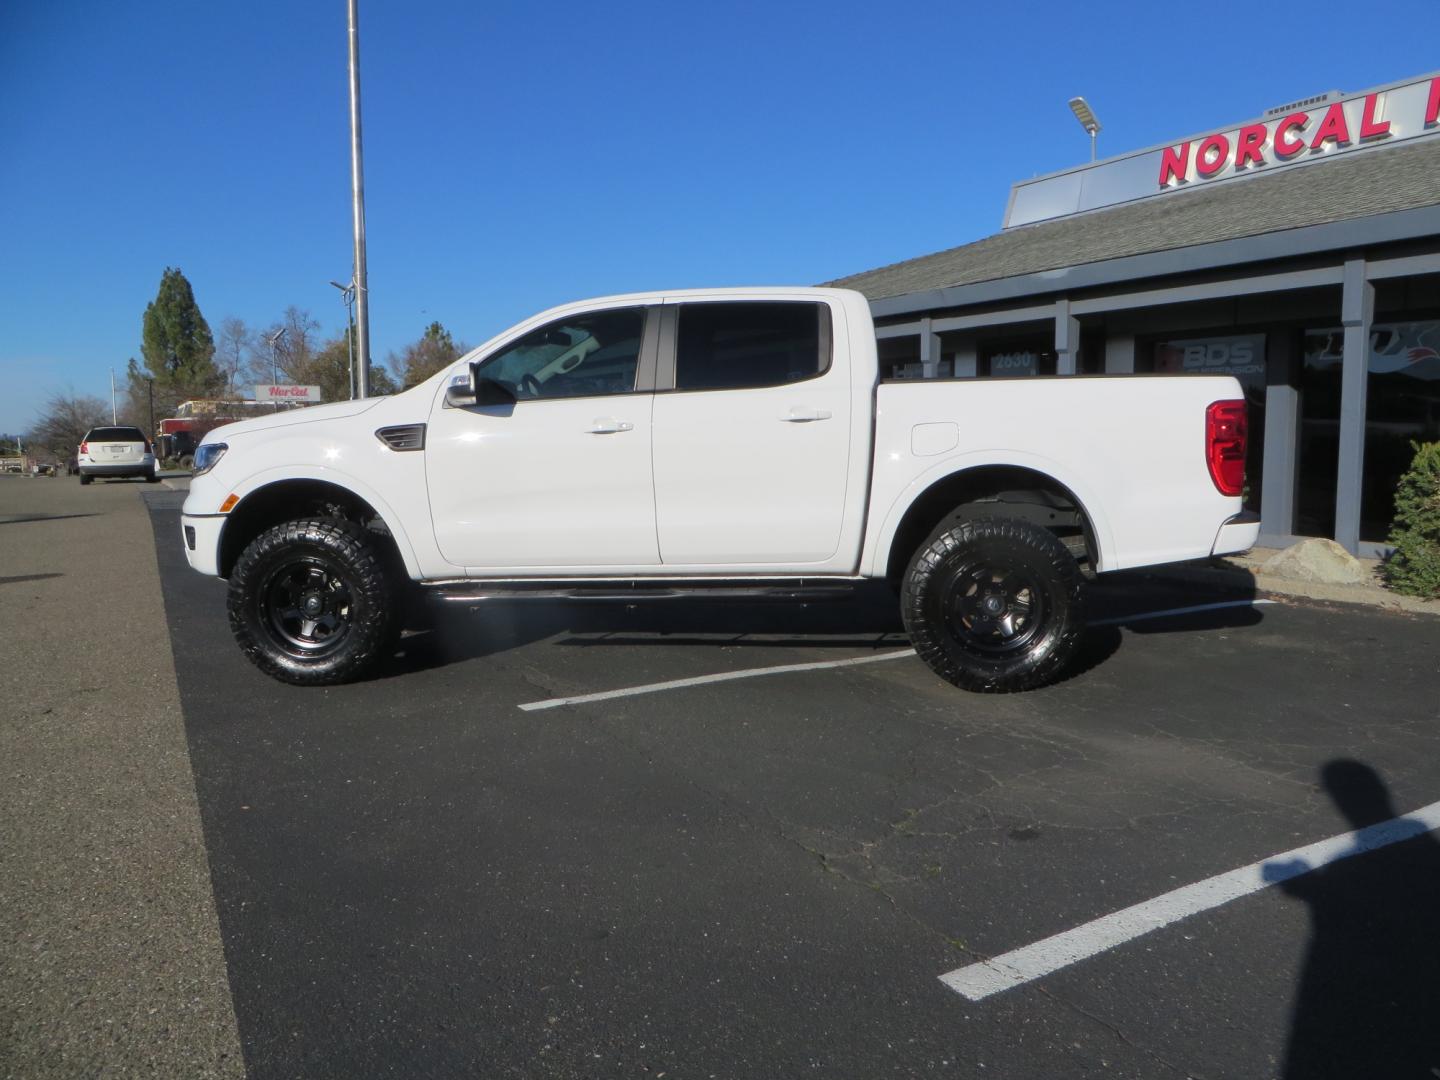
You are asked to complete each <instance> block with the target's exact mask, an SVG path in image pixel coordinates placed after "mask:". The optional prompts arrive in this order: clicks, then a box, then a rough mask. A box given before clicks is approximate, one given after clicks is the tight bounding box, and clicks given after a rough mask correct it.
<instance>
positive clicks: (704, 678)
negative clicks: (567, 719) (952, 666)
mask: <svg viewBox="0 0 1440 1080" xmlns="http://www.w3.org/2000/svg"><path fill="white" fill-rule="evenodd" d="M914 655H915V650H914V649H900V650H899V651H898V652H887V653H876V654H874V655H873V656H852V657H851V658H850V659H849V660H821V661H819V662H818V663H814V664H782V665H780V666H779V667H761V668H746V669H745V670H744V671H722V672H720V673H719V674H718V675H696V676H695V677H694V678H690V679H671V680H670V681H669V682H657V683H647V684H646V685H644V686H626V687H623V688H621V689H619V690H602V691H600V693H598V694H580V695H578V696H576V697H562V698H549V699H548V700H546V701H527V702H526V703H525V704H524V705H521V706H520V708H522V709H524V710H525V711H526V712H533V711H535V710H537V709H557V708H559V707H560V706H561V705H584V704H586V703H587V702H591V701H609V700H610V699H611V698H620V697H634V696H635V695H637V694H654V693H658V692H659V691H661V690H679V689H680V688H681V687H685V686H703V685H705V684H706V683H717V682H730V681H731V680H733V679H753V678H755V677H756V676H757V675H784V674H786V673H787V672H791V671H820V670H823V669H824V668H841V667H853V666H855V665H856V664H874V663H877V662H878V661H880V660H901V659H903V658H905V657H907V656H914Z"/></svg>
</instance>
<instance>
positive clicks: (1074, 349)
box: [1055, 297, 1080, 375]
mask: <svg viewBox="0 0 1440 1080" xmlns="http://www.w3.org/2000/svg"><path fill="white" fill-rule="evenodd" d="M1079 353H1080V320H1079V319H1077V318H1075V317H1074V316H1073V315H1071V314H1070V300H1069V298H1068V297H1061V298H1060V299H1059V300H1056V301H1055V374H1057V375H1074V374H1075V373H1076V372H1077V371H1079V370H1080V358H1079Z"/></svg>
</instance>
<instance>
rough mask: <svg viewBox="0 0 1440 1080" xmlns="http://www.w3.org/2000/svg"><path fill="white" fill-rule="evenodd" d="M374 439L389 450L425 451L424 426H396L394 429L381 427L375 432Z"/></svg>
mask: <svg viewBox="0 0 1440 1080" xmlns="http://www.w3.org/2000/svg"><path fill="white" fill-rule="evenodd" d="M375 437H376V438H377V439H379V440H380V441H381V442H383V443H384V444H385V445H386V446H388V447H390V449H391V450H424V449H425V425H424V424H398V425H396V426H395V427H382V428H381V429H380V430H378V431H377V432H375Z"/></svg>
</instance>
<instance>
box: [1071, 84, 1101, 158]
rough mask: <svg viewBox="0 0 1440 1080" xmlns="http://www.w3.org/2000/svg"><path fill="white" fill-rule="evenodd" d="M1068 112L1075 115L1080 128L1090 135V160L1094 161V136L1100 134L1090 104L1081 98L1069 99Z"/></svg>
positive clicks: (1098, 123)
mask: <svg viewBox="0 0 1440 1080" xmlns="http://www.w3.org/2000/svg"><path fill="white" fill-rule="evenodd" d="M1070 111H1071V112H1073V113H1074V114H1075V119H1076V120H1079V121H1080V126H1081V127H1083V128H1084V129H1085V130H1086V131H1088V132H1089V133H1090V160H1091V161H1094V160H1095V136H1096V135H1098V134H1100V121H1099V120H1096V119H1095V113H1094V111H1093V110H1092V109H1091V108H1090V103H1089V102H1088V101H1086V100H1085V99H1084V98H1083V97H1072V98H1071V99H1070Z"/></svg>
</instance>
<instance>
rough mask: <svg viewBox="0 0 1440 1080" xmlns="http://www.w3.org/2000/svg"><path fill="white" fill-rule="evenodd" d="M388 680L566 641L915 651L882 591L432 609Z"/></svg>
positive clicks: (575, 644) (577, 644)
mask: <svg viewBox="0 0 1440 1080" xmlns="http://www.w3.org/2000/svg"><path fill="white" fill-rule="evenodd" d="M427 614H428V616H429V617H428V619H427V620H426V622H427V623H428V625H427V626H426V628H425V629H423V630H420V631H419V632H416V633H412V634H408V635H407V636H406V637H405V638H403V639H402V641H401V648H400V650H399V652H398V654H397V656H396V657H395V658H394V659H393V661H392V662H391V663H390V664H389V665H387V669H386V670H385V672H384V674H386V675H399V674H404V673H405V672H407V671H417V670H425V669H428V668H436V667H443V666H445V665H447V664H453V663H459V662H461V661H464V660H473V659H477V658H479V657H483V656H489V655H492V654H495V653H500V652H504V651H506V650H508V649H513V648H517V647H519V646H521V645H525V644H529V643H531V642H535V641H541V640H544V639H546V638H550V637H556V636H557V635H562V634H568V635H570V636H568V637H562V638H560V639H559V641H558V642H557V644H560V645H563V646H567V647H571V648H595V647H615V646H626V645H628V646H652V645H654V646H665V645H714V646H722V645H723V646H726V647H733V646H751V647H761V646H769V647H771V648H774V647H777V646H783V647H792V648H847V649H865V648H874V649H893V648H902V647H904V646H905V645H906V644H908V638H906V636H905V629H904V627H903V626H902V625H901V623H900V612H899V607H898V605H897V604H896V602H895V595H894V593H892V592H891V591H890V590H889V588H888V587H887V586H885V585H884V584H883V583H875V585H873V586H871V585H867V586H864V587H862V588H860V589H857V590H856V593H855V595H854V596H853V597H850V598H848V599H843V600H834V601H828V602H823V603H811V604H777V603H755V602H735V601H726V600H642V601H638V602H636V603H621V602H615V601H611V602H591V603H583V602H567V601H559V600H530V601H485V602H483V603H480V604H475V605H464V604H460V605H455V606H454V607H438V606H436V607H432V608H431V609H430V610H429V612H428V613H427Z"/></svg>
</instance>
